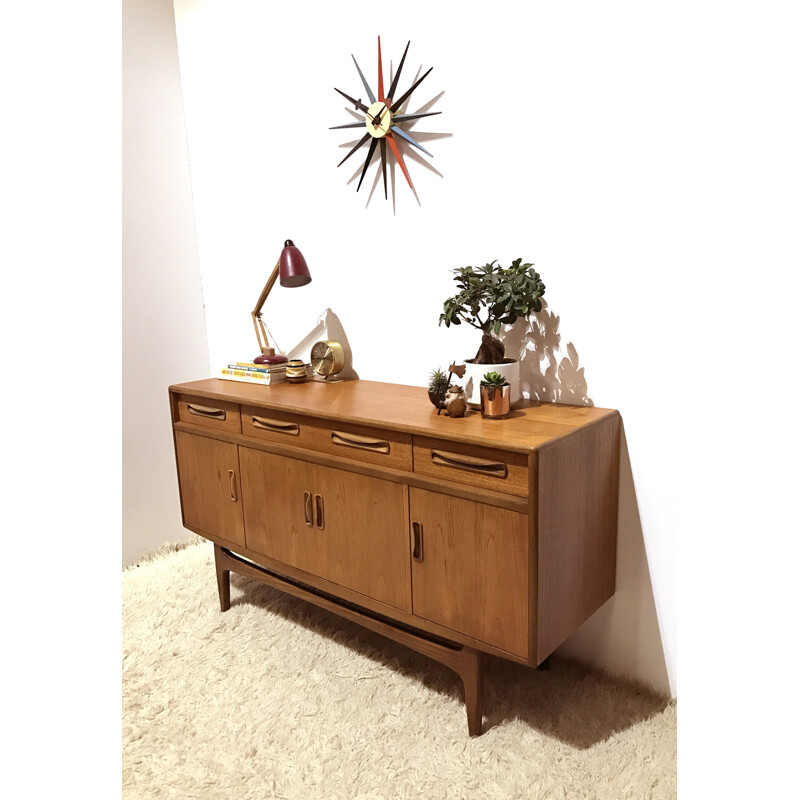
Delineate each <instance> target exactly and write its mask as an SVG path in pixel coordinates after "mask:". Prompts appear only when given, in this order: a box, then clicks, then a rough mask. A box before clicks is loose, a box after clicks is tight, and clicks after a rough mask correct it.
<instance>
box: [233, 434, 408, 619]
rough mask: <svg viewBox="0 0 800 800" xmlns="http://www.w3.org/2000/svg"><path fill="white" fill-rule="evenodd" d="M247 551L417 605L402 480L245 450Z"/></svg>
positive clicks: (358, 589)
mask: <svg viewBox="0 0 800 800" xmlns="http://www.w3.org/2000/svg"><path fill="white" fill-rule="evenodd" d="M239 459H240V461H241V465H242V488H243V493H244V516H245V531H246V535H247V547H248V549H250V550H252V551H254V552H256V553H261V554H262V555H265V556H268V557H269V558H273V559H275V560H276V561H281V562H282V563H284V564H289V565H290V566H292V567H296V568H297V569H301V570H304V571H305V572H309V573H311V574H312V575H317V576H319V577H321V578H324V579H326V580H329V581H332V582H334V583H336V584H338V585H340V586H344V587H346V588H348V589H352V590H353V591H355V592H359V593H360V594H363V595H366V596H368V597H371V598H373V599H375V600H379V601H381V602H383V603H388V604H389V605H392V606H394V607H396V608H401V609H403V610H405V611H410V610H411V592H410V578H411V568H410V565H409V554H408V538H407V536H406V531H407V529H408V524H407V520H408V513H407V502H406V494H405V493H406V491H407V490H406V488H405V487H404V486H403V484H400V483H395V482H392V481H387V480H382V479H380V478H373V477H369V476H366V475H360V474H356V473H354V472H348V471H347V470H342V469H335V468H333V467H325V466H322V465H319V464H312V463H309V462H306V461H301V460H299V459H295V458H289V457H287V456H280V455H276V454H274V453H268V452H264V451H262V450H256V449H254V448H249V447H240V448H239Z"/></svg>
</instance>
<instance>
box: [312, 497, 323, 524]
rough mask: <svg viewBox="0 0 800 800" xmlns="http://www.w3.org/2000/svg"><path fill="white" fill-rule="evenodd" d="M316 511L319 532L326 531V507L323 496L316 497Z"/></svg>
mask: <svg viewBox="0 0 800 800" xmlns="http://www.w3.org/2000/svg"><path fill="white" fill-rule="evenodd" d="M314 511H315V514H316V519H315V523H316V526H317V529H318V530H320V531H321V530H324V529H325V505H324V504H323V502H322V495H321V494H315V495H314Z"/></svg>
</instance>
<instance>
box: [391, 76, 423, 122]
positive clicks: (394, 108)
mask: <svg viewBox="0 0 800 800" xmlns="http://www.w3.org/2000/svg"><path fill="white" fill-rule="evenodd" d="M432 69H433V67H431V69H429V70H428V71H427V72H426V73H425V74H424V75H423V76H422V77H421V78H420V79H419V80H418V81H417V82H416V83H415V84H414V85H413V86H412V87H411V88H410V89H409V90H408V91H407V92H406V93H405V94H404V95H403V96H402V97H401V98H400V99H399V100H397V101H395V102H394V103H392V114H394V112H395V111H397V109H398V108H400V106H401V105H403V103H405V101H406V100H408V98H409V97H410V96H411V92H413V91H414V89H416V88H417V86H419V85H420V84H421V83H422V81H424V80H425V78H427V77H428V75H430V72H431V70H432Z"/></svg>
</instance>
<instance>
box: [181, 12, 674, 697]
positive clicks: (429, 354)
mask: <svg viewBox="0 0 800 800" xmlns="http://www.w3.org/2000/svg"><path fill="white" fill-rule="evenodd" d="M644 5H647V4H636V3H623V4H608V3H603V4H596V3H580V4H575V3H571V4H530V3H521V2H519V3H517V2H498V3H493V4H492V5H491V13H489V12H488V11H487V8H488V7H487V6H485V5H484V4H480V5H477V4H476V5H475V6H474V7H469V8H474V10H473V11H471V12H468V11H467V8H468V6H465V5H464V4H461V3H459V4H454V3H429V2H413V1H412V2H406V3H403V4H402V8H401V9H399V10H398V8H397V7H396V6H394V5H391V4H375V3H371V2H361V1H359V2H353V3H350V4H348V6H347V8H346V9H343V8H342V7H341V6H340V5H338V4H333V3H330V4H328V3H324V4H323V3H308V2H306V3H296V4H273V3H263V2H257V0H225V2H214V0H175V9H176V21H177V35H178V50H179V55H180V62H181V74H182V82H183V96H184V102H185V107H186V118H187V130H188V140H189V152H190V157H191V163H192V180H193V183H194V189H195V211H196V217H197V236H198V246H199V253H200V263H201V269H202V274H203V283H204V287H205V296H206V314H207V322H208V331H209V349H210V361H211V367H212V369H214V370H216V369H217V368H219V367H220V366H221V365H222V364H223V363H226V362H228V361H230V360H232V359H234V360H235V359H241V358H244V357H252V356H253V355H254V354H255V353H256V347H255V338H254V334H253V332H252V327H251V323H250V318H249V313H248V312H249V310H250V309H251V308H252V305H253V303H254V302H255V299H256V298H257V296H258V294H259V291H260V289H261V287H262V285H263V283H264V281H265V279H266V276H267V274H268V272H269V270H270V269H271V268H272V266H273V264H274V262H275V260H276V258H277V256H278V254H279V252H280V248H281V246H282V243H283V240H284V239H285V238H292V239H293V240H294V241H295V243H296V244H297V246H298V247H300V249H301V250H302V251H303V253H304V255H305V256H306V259H307V261H308V263H309V265H310V269H311V272H312V275H313V282H312V283H311V284H310V285H309V286H308V287H306V288H303V289H300V290H294V291H296V292H297V295H295V294H294V293H293V294H292V297H291V303H288V302H286V300H287V298H286V297H285V296H284V297H281V295H282V294H283V293H284V292H286V291H290V290H281V289H280V288H278V289H277V290H276V292H275V293H274V294H273V295H272V296H271V297H270V299H269V300H268V303H267V307H266V309H265V314H264V316H265V319H266V320H267V322H268V324H269V326H270V328H271V330H272V331H274V333H275V335H276V336H277V343H278V345H279V346H280V347H282V348H284V349H288V348H290V347H291V346H292V345H293V344H294V343H295V342H297V341H298V340H299V339H301V338H302V336H303V335H304V333H305V332H306V331H308V330H309V329H310V328H311V327H313V325H314V323H315V322H316V320H317V317H318V316H319V314H320V313H321V312H322V311H323V310H324V309H325V308H326V307H330V308H332V309H333V311H334V312H335V313H336V314H337V315H338V317H339V319H340V320H341V323H342V325H343V327H344V329H345V331H346V333H347V336H348V338H349V341H350V344H351V346H352V348H353V351H354V367H355V369H356V370H357V372H358V373H359V375H360V377H361V378H366V379H372V380H379V381H393V382H398V383H408V384H412V385H423V384H424V382H425V379H426V376H427V374H428V373H429V372H430V371H431V370H432V369H433V368H435V367H437V366H445V365H447V364H448V363H450V362H451V361H453V360H456V359H457V360H463V359H464V358H468V357H471V356H472V355H474V351H475V350H476V349H477V344H478V340H477V335H476V332H475V331H473V330H472V329H471V328H469V329H468V328H467V327H466V326H462V327H461V328H451V329H450V330H447V329H445V328H443V327H442V328H440V327H438V324H437V322H438V315H439V312H440V310H441V305H442V301H443V300H444V299H445V298H446V297H447V296H449V295H450V294H452V292H453V290H454V286H455V284H454V283H453V282H452V276H451V273H450V272H449V271H450V270H451V269H453V268H455V267H459V266H464V265H467V264H482V263H485V262H486V261H489V260H492V259H495V258H496V259H499V260H500V261H501V263H504V264H507V263H508V262H509V261H511V260H512V259H514V258H516V257H518V256H521V257H523V258H524V259H526V260H532V261H534V263H535V264H536V265H537V268H538V269H539V271H540V272H541V274H542V276H543V279H544V281H545V284H546V285H547V294H546V299H547V303H548V312H547V313H548V315H550V316H548V320H549V322H548V327H549V330H550V331H551V332H552V331H556V332H557V333H558V334H559V336H560V338H559V339H558V340H557V344H558V347H557V349H556V350H555V352H554V358H555V360H556V361H558V362H560V361H561V360H562V359H563V358H565V357H567V356H568V355H569V356H570V359H569V362H567V366H569V365H571V366H572V367H573V372H574V371H575V370H577V369H579V368H581V367H582V368H583V369H584V373H583V376H584V378H585V381H586V388H587V393H588V398H589V401H590V402H593V403H594V404H595V405H597V406H605V407H613V408H618V409H619V410H620V411H621V413H622V416H623V420H624V426H625V437H626V444H627V447H626V450H625V452H624V454H623V456H624V458H623V461H624V463H623V470H622V478H623V487H622V495H623V497H622V505H621V515H620V516H621V526H620V552H619V570H618V572H619V575H618V591H617V594H616V596H615V598H614V599H613V600H612V601H610V602H609V603H608V604H607V605H606V606H605V607H604V608H603V609H602V610H601V611H600V612H599V613H598V614H597V615H595V617H593V618H592V619H591V620H590V621H589V622H588V623H587V624H586V625H585V626H584V628H583V629H581V631H579V632H578V634H576V636H575V637H573V639H572V640H570V641H569V642H567V643H566V645H565V646H564V648H563V652H568V653H571V654H573V655H577V656H579V657H581V658H584V659H587V660H590V661H593V662H595V663H597V664H600V665H601V666H605V667H607V668H609V669H610V670H612V671H614V672H616V673H618V674H626V675H629V676H632V677H635V678H638V679H640V680H643V681H645V682H648V683H650V684H652V685H653V686H655V687H656V688H658V689H659V690H663V691H671V692H672V693H673V694H674V693H675V692H676V691H677V688H676V686H677V685H676V651H677V634H676V575H675V534H674V529H673V518H672V507H673V475H672V458H671V452H672V446H673V444H674V440H673V439H672V438H671V431H670V428H669V425H668V424H666V423H665V419H667V416H666V414H667V411H668V404H669V402H670V396H671V387H672V383H671V378H672V372H671V370H672V366H673V364H674V352H673V351H672V326H673V322H672V316H671V314H672V311H671V308H670V302H669V300H670V299H671V297H670V295H669V294H667V296H666V297H665V294H664V281H665V276H667V275H669V273H670V270H671V269H672V268H673V263H672V261H671V258H672V255H673V254H672V253H671V252H670V249H669V247H668V242H665V235H664V225H665V219H666V220H669V218H670V217H671V216H673V215H674V214H675V213H676V203H678V201H679V197H680V194H681V191H682V190H681V188H680V186H679V183H680V180H681V166H680V164H679V163H677V156H676V154H675V152H674V150H673V148H672V147H671V146H670V142H671V138H672V137H673V136H674V135H675V132H676V131H675V128H676V125H677V121H676V120H674V119H672V118H671V117H670V114H669V113H668V111H667V110H666V109H665V107H664V104H663V102H664V92H665V86H666V84H667V83H668V81H669V77H670V72H671V70H673V69H674V62H673V59H672V58H671V57H668V56H670V52H671V48H672V45H670V43H669V41H668V39H669V36H670V34H674V33H676V30H677V28H678V25H677V23H676V22H674V21H673V20H671V19H670V18H669V17H668V16H667V15H666V13H665V14H663V15H662V14H658V13H654V12H653V11H652V10H650V11H645V10H644V9H643V6H644ZM312 10H313V15H312ZM523 11H524V15H523ZM456 20H457V21H458V25H456ZM378 34H381V36H382V45H383V56H384V64H385V66H386V69H387V71H388V65H389V62H390V61H392V62H393V63H394V64H396V63H397V62H398V61H399V58H400V55H401V54H402V51H403V48H404V47H405V44H406V42H407V41H408V40H409V39H410V40H411V47H410V49H409V54H408V58H407V61H406V65H405V67H404V73H403V77H402V79H401V88H402V87H408V86H409V85H410V80H411V78H412V76H414V75H415V74H416V73H417V70H418V69H419V68H420V67H422V68H423V69H427V68H428V67H430V66H433V67H434V69H433V71H432V72H431V74H430V75H429V76H428V77H427V78H426V80H425V82H424V83H423V84H422V85H421V86H420V87H419V88H418V89H417V90H416V92H415V94H414V96H413V98H412V102H411V103H410V106H409V109H408V110H409V111H413V110H418V109H419V107H420V106H423V105H427V104H428V103H429V102H430V101H431V100H434V99H435V98H437V97H438V95H439V94H440V93H442V92H443V94H442V95H441V97H438V99H436V100H435V103H434V105H433V106H431V110H440V111H442V112H443V113H442V114H441V115H440V116H438V117H433V118H430V121H425V122H424V124H423V123H418V124H417V125H416V127H415V130H416V131H422V132H429V133H432V134H437V136H432V137H426V141H425V142H423V143H424V144H425V146H426V147H428V149H429V150H431V152H432V153H433V154H434V158H433V159H431V160H430V163H431V165H433V166H435V168H436V170H438V173H439V174H437V173H434V172H432V171H430V170H428V169H426V168H425V167H424V165H423V164H422V163H420V162H418V161H416V160H412V161H410V171H411V173H412V179H413V180H414V182H415V187H416V190H417V195H418V199H419V202H417V200H416V199H415V198H414V196H413V195H412V194H411V192H410V191H409V189H408V187H407V186H406V184H405V181H404V180H403V179H402V176H401V175H400V174H399V172H398V174H397V178H398V183H397V186H396V193H395V195H394V202H392V201H390V202H388V203H387V202H386V201H384V199H383V196H382V189H380V187H379V188H378V190H377V191H376V192H375V194H374V196H373V197H372V198H371V199H370V198H369V192H368V190H369V188H371V186H372V184H373V176H374V175H375V174H376V172H375V170H376V167H375V166H373V168H372V170H373V172H372V174H371V175H370V176H369V177H368V178H367V179H366V180H365V183H364V186H362V189H361V191H360V192H359V193H356V191H355V186H356V183H355V182H352V183H350V184H348V181H349V180H350V178H351V177H352V176H353V175H354V173H356V171H357V169H358V164H359V162H363V157H359V158H358V159H357V158H356V156H354V157H353V159H351V161H348V162H346V164H345V165H343V166H342V167H340V168H339V169H337V168H336V164H337V162H338V161H339V160H340V158H341V157H342V155H343V154H344V153H345V152H346V150H344V149H342V144H343V143H344V142H346V141H348V140H353V141H355V139H356V138H357V135H356V134H350V135H348V134H347V133H346V132H345V133H343V132H342V131H331V130H328V128H329V126H332V125H336V124H342V123H344V122H347V121H350V119H351V117H350V116H349V115H348V112H347V111H346V110H345V102H344V101H343V100H342V99H341V98H340V97H339V96H338V95H337V94H336V93H335V92H334V90H333V87H334V86H336V87H338V88H340V89H342V90H343V91H345V92H348V93H349V94H352V95H354V96H355V97H363V96H364V92H363V90H362V87H361V84H360V81H359V79H358V75H357V73H356V70H355V67H354V65H353V63H352V60H351V58H350V55H351V53H352V54H353V55H355V57H356V59H357V60H358V62H359V65H360V66H361V68H362V70H364V72H365V74H366V75H367V78H368V80H369V81H370V82H371V83H374V81H375V75H376V63H377V36H378ZM387 81H388V79H387ZM406 152H407V148H406ZM358 155H359V156H360V153H359V154H358ZM423 158H424V157H423ZM376 163H377V162H376ZM368 200H369V202H367V201H368ZM300 292H302V293H303V294H302V296H298V295H299V294H300ZM665 300H667V302H665ZM298 303H300V305H299V306H298ZM298 308H299V309H301V311H300V313H298V310H297V309H298ZM568 345H571V347H572V350H571V351H570V352H569V353H568ZM576 361H577V364H576V363H575V362H576ZM546 367H547V364H546V363H545V364H543V365H542V371H544V369H545V368H546ZM530 377H533V375H531V376H530ZM551 388H553V387H552V386H551ZM555 388H556V389H557V388H558V387H557V386H556V387H555ZM565 396H569V395H568V393H566V394H565Z"/></svg>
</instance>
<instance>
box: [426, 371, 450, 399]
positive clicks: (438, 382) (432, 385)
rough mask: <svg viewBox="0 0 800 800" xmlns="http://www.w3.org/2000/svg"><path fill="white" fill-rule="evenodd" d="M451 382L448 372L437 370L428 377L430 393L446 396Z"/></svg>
mask: <svg viewBox="0 0 800 800" xmlns="http://www.w3.org/2000/svg"><path fill="white" fill-rule="evenodd" d="M449 382H450V378H449V376H448V374H447V373H446V372H443V371H442V370H441V369H435V370H434V371H433V372H431V374H430V376H429V377H428V391H429V392H433V393H434V394H444V393H445V391H447V384H448V383H449Z"/></svg>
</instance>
